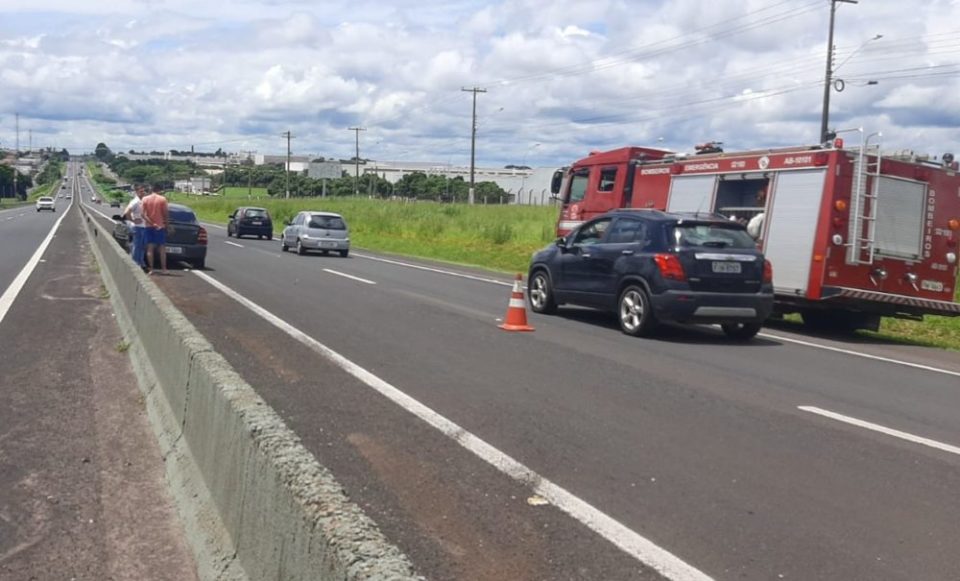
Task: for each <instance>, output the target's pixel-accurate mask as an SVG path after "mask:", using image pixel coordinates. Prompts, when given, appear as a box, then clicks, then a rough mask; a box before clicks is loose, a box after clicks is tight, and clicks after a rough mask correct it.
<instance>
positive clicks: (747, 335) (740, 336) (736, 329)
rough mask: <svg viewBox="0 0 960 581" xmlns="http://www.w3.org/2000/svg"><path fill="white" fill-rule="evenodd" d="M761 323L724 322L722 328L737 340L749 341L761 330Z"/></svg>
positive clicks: (728, 335)
mask: <svg viewBox="0 0 960 581" xmlns="http://www.w3.org/2000/svg"><path fill="white" fill-rule="evenodd" d="M761 326H762V325H761V324H760V323H723V324H722V325H720V328H721V329H723V332H724V333H726V334H727V337H730V338H731V339H734V340H736V341H749V340H750V339H753V338H754V337H756V336H757V333H759V332H760V327H761Z"/></svg>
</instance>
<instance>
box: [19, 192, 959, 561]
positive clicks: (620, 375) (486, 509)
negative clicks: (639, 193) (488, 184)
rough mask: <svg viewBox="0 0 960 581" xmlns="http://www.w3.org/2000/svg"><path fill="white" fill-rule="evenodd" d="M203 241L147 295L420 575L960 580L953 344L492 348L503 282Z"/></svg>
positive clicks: (595, 336) (694, 336) (576, 332)
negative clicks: (208, 347) (175, 315)
mask: <svg viewBox="0 0 960 581" xmlns="http://www.w3.org/2000/svg"><path fill="white" fill-rule="evenodd" d="M86 197H88V196H87V195H85V198H86ZM98 209H99V210H100V211H102V212H103V213H104V214H109V213H110V212H108V211H107V209H105V208H98ZM318 209H319V208H318ZM347 219H348V220H349V216H348V217H347ZM2 224H3V223H2V222H0V228H3V225H2ZM208 231H209V234H210V247H209V254H208V259H207V264H208V269H207V270H206V271H203V272H202V273H197V272H192V271H189V270H179V271H176V272H175V273H174V275H173V276H170V277H156V278H155V280H156V281H157V283H158V284H159V285H160V286H161V287H162V288H163V289H164V290H165V291H166V292H167V293H168V294H169V295H170V296H171V298H172V299H173V300H174V302H175V304H177V305H178V306H179V307H180V308H181V309H182V310H183V311H184V313H185V314H186V315H187V317H188V318H190V319H191V321H192V322H193V323H194V324H195V325H196V326H197V327H198V328H199V329H200V330H201V332H203V333H204V334H205V335H206V336H207V337H208V338H209V339H210V340H211V342H212V343H213V344H214V346H215V347H216V348H217V349H218V350H219V351H221V352H222V353H223V354H224V356H225V357H227V359H228V360H229V361H230V362H231V363H233V364H234V366H235V367H237V369H238V370H239V371H240V373H241V374H242V375H243V376H244V377H245V378H247V379H248V380H249V381H250V382H251V384H252V385H253V386H254V387H255V388H256V389H258V391H260V392H261V394H262V395H263V397H264V398H265V399H266V400H267V401H268V403H270V404H271V405H273V406H274V407H275V408H276V409H278V411H279V412H280V413H281V415H283V416H284V417H285V419H286V420H287V421H288V422H289V424H290V425H291V427H292V428H293V429H294V430H295V431H297V433H298V434H300V435H301V437H302V438H303V441H304V444H305V445H306V446H307V447H308V448H309V449H310V450H311V451H312V452H313V453H314V454H316V455H317V457H318V458H319V459H320V460H321V462H322V463H324V464H326V465H328V467H330V468H331V470H332V471H333V472H334V474H335V475H336V476H337V477H338V478H339V479H340V480H341V482H342V483H343V484H344V487H345V489H346V490H347V493H348V494H349V495H350V496H351V497H352V498H354V499H355V500H356V501H357V502H358V503H359V504H360V505H361V506H362V507H363V508H364V510H365V511H367V512H368V514H370V515H371V516H372V517H373V518H374V520H375V521H377V522H378V523H379V524H380V525H381V527H382V528H383V529H384V530H385V532H386V533H387V534H388V536H389V537H390V538H391V540H393V541H394V542H396V543H397V544H398V545H399V546H400V547H401V548H402V549H404V550H405V551H406V552H407V553H408V554H410V556H411V559H412V560H413V562H414V563H415V564H416V565H417V566H418V567H419V568H420V569H421V571H422V572H423V573H424V574H425V575H427V576H428V577H430V578H434V579H438V578H450V579H453V578H471V579H498V578H499V579H505V578H511V579H521V578H522V579H528V578H529V579H567V578H569V579H628V578H651V577H656V576H657V574H656V573H655V572H654V570H659V571H660V572H661V573H662V574H663V576H664V577H668V578H674V579H698V578H699V579H704V578H715V579H844V580H854V579H871V580H876V579H910V580H922V579H931V580H934V579H937V580H940V579H957V578H960V503H958V502H957V500H956V491H957V490H958V489H960V447H958V446H960V362H958V359H960V358H958V357H957V356H956V354H951V353H945V352H942V351H936V350H929V349H917V348H912V347H902V346H896V345H889V344H883V343H877V344H871V343H864V342H859V343H857V342H844V341H837V340H828V339H824V338H819V337H814V336H807V335H802V334H799V333H794V332H790V331H789V330H785V329H783V328H780V329H777V328H774V329H771V330H769V332H766V333H765V334H764V335H763V336H761V337H759V338H758V339H756V340H754V341H753V342H751V343H749V344H735V343H730V342H729V341H727V340H726V338H725V337H724V336H723V335H722V333H720V332H719V330H718V329H715V328H712V327H675V328H674V327H671V328H668V329H666V330H664V332H663V333H662V335H661V336H660V337H658V338H654V339H649V340H643V339H633V338H629V337H627V336H624V335H622V334H621V333H620V332H619V330H618V329H617V325H616V322H615V321H614V320H613V319H611V318H610V317H609V316H606V315H602V314H598V313H594V312H592V311H587V310H581V309H566V310H562V311H561V313H560V314H559V315H558V316H553V317H545V316H531V324H532V325H533V326H534V327H536V331H535V332H534V333H527V334H511V333H506V332H504V331H501V330H500V329H498V328H497V327H496V324H497V321H498V320H499V319H500V318H502V317H503V315H504V312H505V310H506V307H507V301H508V298H509V292H510V281H509V277H504V276H502V275H498V274H492V273H486V272H482V271H476V270H471V269H466V268H460V267H451V266H446V265H440V264H436V263H430V262H425V261H414V260H408V259H402V258H396V257H388V256H382V255H376V254H373V253H368V252H364V251H361V250H357V249H355V250H354V251H353V252H352V253H351V257H350V258H347V259H343V258H340V257H334V256H330V257H324V256H297V255H295V254H294V253H282V252H281V251H280V247H279V242H276V241H260V240H254V239H242V240H235V239H232V238H231V239H228V238H227V237H226V233H225V231H224V230H222V229H221V228H218V227H215V226H208ZM251 303H252V305H251ZM253 305H255V306H253ZM251 306H253V308H252V309H251ZM257 309H259V310H257ZM285 325H286V327H285ZM291 326H292V327H295V328H296V330H295V331H294V330H291V329H290V328H289V327H291ZM298 333H299V335H298ZM304 337H306V338H307V339H305V338H304ZM318 345H319V346H318ZM329 350H332V351H334V352H335V354H331V353H330V351H329ZM338 357H342V358H345V359H346V360H347V361H346V362H344V361H343V360H341V359H338ZM371 378H372V379H371ZM378 382H379V383H378ZM384 384H385V385H386V387H384ZM388 388H390V389H388ZM391 389H393V390H396V391H397V392H399V394H400V395H396V394H393V392H392V391H391ZM391 394H393V395H391ZM404 398H407V399H409V398H413V400H415V401H416V403H417V405H419V404H422V406H426V408H428V411H429V413H433V414H435V415H436V417H439V418H441V420H442V421H441V420H438V419H436V418H435V417H434V416H431V415H429V413H427V412H424V411H423V410H421V409H420V408H418V407H417V405H414V404H410V403H409V402H408V401H407V399H404ZM418 410H419V411H418ZM444 421H446V422H452V425H453V426H454V428H451V429H449V430H447V431H446V433H445V432H444V429H443V427H442V426H445V425H447V424H444V423H443V422H444ZM437 426H440V427H441V429H437ZM474 439H476V440H479V441H482V442H483V443H484V444H485V445H489V447H490V449H487V448H484V447H483V446H479V445H473V444H471V442H474ZM471 446H472V447H471ZM478 450H479V451H478ZM491 450H493V451H492V452H491ZM485 454H486V455H485ZM497 454H500V455H506V456H508V457H509V459H511V460H512V461H515V462H516V464H511V463H510V462H506V461H499V464H498V460H497V458H499V457H498V456H497ZM491 455H492V456H493V457H494V458H493V460H491ZM501 460H502V459H501ZM492 464H493V465H499V467H500V469H499V470H498V469H495V468H494V467H493V466H492ZM517 466H520V467H522V468H524V469H526V470H529V472H523V474H522V475H521V476H518V470H519V469H518V468H517ZM518 480H519V481H518ZM556 490H560V491H562V492H563V494H561V493H557V492H556ZM564 494H566V495H568V496H565V495H564ZM542 497H546V499H547V500H549V502H545V501H544V498H542ZM605 519H608V520H605ZM685 567H686V568H685Z"/></svg>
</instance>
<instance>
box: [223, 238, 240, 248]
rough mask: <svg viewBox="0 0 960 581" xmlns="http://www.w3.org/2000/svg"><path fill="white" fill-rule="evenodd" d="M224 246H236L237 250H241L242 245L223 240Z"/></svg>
mask: <svg viewBox="0 0 960 581" xmlns="http://www.w3.org/2000/svg"><path fill="white" fill-rule="evenodd" d="M223 243H224V244H229V245H230V246H236V247H237V248H243V244H237V243H236V242H230V241H229V240H224V241H223Z"/></svg>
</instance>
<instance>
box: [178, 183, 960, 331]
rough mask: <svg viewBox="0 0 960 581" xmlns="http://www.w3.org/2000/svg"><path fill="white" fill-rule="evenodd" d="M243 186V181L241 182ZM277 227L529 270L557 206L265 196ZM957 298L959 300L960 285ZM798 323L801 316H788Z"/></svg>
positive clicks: (220, 207) (894, 322) (208, 201)
mask: <svg viewBox="0 0 960 581" xmlns="http://www.w3.org/2000/svg"><path fill="white" fill-rule="evenodd" d="M240 189H243V190H245V188H240ZM169 197H170V199H171V200H172V201H177V202H180V203H184V204H187V205H189V206H190V207H191V208H193V209H194V210H195V211H196V212H197V215H198V216H199V217H200V219H201V220H203V221H206V222H213V223H219V224H224V223H226V221H227V215H228V214H230V213H231V212H232V211H233V210H234V209H235V208H236V207H237V206H239V205H241V204H242V203H243V202H242V201H241V200H239V199H237V198H232V197H229V196H227V197H216V198H211V197H197V196H188V195H184V194H169ZM257 205H258V206H263V207H265V208H267V209H268V210H270V213H271V214H272V215H273V218H274V229H275V230H276V232H278V233H279V232H280V230H282V229H283V222H284V221H285V220H289V219H290V218H292V217H293V216H294V215H295V214H296V213H297V212H299V211H300V210H325V211H330V212H337V213H339V214H342V215H343V216H344V217H345V218H346V220H347V222H348V223H349V224H350V230H351V231H350V237H351V240H352V241H353V243H354V244H355V245H356V246H358V247H361V248H367V249H370V250H378V251H383V252H392V253H396V254H403V255H407V256H418V257H423V258H431V259H435V260H442V261H447V262H454V263H458V264H465V265H471V266H479V267H482V268H487V269H491V270H498V271H502V272H511V273H512V272H526V271H527V267H528V265H529V262H530V254H531V253H532V252H533V251H535V250H537V249H539V248H542V247H543V246H545V245H546V244H548V243H549V242H550V241H551V240H553V239H554V237H555V236H554V227H555V223H556V219H557V209H556V208H555V207H553V206H541V207H537V206H467V205H462V204H436V203H432V202H417V203H412V204H410V203H402V202H391V201H381V200H367V199H357V198H327V199H318V198H294V199H290V200H278V199H261V200H259V201H257ZM957 299H958V300H960V292H958V296H957ZM787 320H788V321H791V322H793V321H794V320H795V322H796V324H799V318H791V317H788V318H787ZM860 333H862V334H864V335H866V336H870V337H875V338H878V339H883V340H889V341H893V342H900V343H909V344H913V345H923V346H932V347H940V348H944V349H953V350H960V317H933V316H928V317H925V318H924V320H923V322H917V321H906V320H900V319H891V318H884V319H883V323H882V324H881V328H880V331H879V332H878V333H870V332H866V331H860Z"/></svg>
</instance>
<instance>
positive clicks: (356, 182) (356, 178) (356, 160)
mask: <svg viewBox="0 0 960 581" xmlns="http://www.w3.org/2000/svg"><path fill="white" fill-rule="evenodd" d="M347 129H348V130H349V131H353V132H354V133H355V134H356V138H357V149H356V152H355V153H354V156H353V168H354V169H353V195H354V196H359V195H360V132H361V131H366V129H365V128H363V127H348V128H347Z"/></svg>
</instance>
